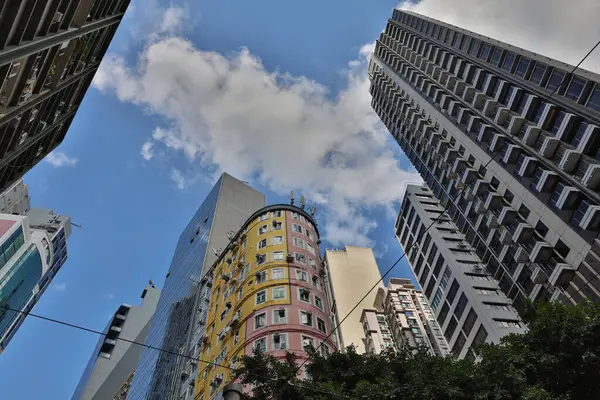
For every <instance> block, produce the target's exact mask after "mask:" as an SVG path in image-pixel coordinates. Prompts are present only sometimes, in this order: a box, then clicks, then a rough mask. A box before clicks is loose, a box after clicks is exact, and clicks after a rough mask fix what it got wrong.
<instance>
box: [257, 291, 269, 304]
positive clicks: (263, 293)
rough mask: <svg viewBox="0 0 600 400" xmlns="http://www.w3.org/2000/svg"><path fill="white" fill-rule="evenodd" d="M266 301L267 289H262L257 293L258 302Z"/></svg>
mask: <svg viewBox="0 0 600 400" xmlns="http://www.w3.org/2000/svg"><path fill="white" fill-rule="evenodd" d="M265 301H267V291H266V290H261V291H260V292H258V293H256V304H262V303H264V302H265Z"/></svg>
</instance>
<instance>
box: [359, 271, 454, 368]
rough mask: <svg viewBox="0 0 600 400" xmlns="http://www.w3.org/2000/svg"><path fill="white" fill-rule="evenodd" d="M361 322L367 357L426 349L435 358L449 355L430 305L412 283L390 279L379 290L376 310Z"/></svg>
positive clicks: (366, 312) (364, 314) (365, 312)
mask: <svg viewBox="0 0 600 400" xmlns="http://www.w3.org/2000/svg"><path fill="white" fill-rule="evenodd" d="M360 322H361V323H362V326H363V329H364V338H365V339H364V341H365V350H366V352H367V353H374V354H379V353H381V352H382V351H384V350H387V349H394V350H400V349H403V348H414V349H416V348H418V347H421V346H425V347H426V348H427V349H428V350H429V352H430V353H431V354H432V355H437V356H439V357H445V356H447V355H448V354H449V350H448V343H447V342H446V339H444V335H443V334H442V331H441V330H440V327H439V325H438V323H437V322H436V319H435V316H434V315H433V314H432V312H431V308H430V307H429V303H428V302H427V300H426V299H425V296H423V294H422V293H421V291H420V290H418V289H416V288H415V286H414V285H413V284H412V282H411V281H410V279H405V278H390V280H389V282H388V286H387V288H386V289H382V288H379V289H377V295H376V297H375V302H374V303H373V307H372V308H365V309H363V310H362V314H361V317H360Z"/></svg>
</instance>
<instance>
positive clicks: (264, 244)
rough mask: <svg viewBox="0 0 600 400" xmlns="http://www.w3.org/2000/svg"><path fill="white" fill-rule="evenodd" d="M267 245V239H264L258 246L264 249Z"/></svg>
mask: <svg viewBox="0 0 600 400" xmlns="http://www.w3.org/2000/svg"><path fill="white" fill-rule="evenodd" d="M265 247H267V239H262V240H260V241H259V242H258V248H259V250H260V249H264V248H265Z"/></svg>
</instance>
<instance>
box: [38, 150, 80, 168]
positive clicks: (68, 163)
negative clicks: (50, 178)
mask: <svg viewBox="0 0 600 400" xmlns="http://www.w3.org/2000/svg"><path fill="white" fill-rule="evenodd" d="M44 160H45V161H46V162H47V163H49V164H51V165H52V166H54V167H57V168H58V167H73V166H75V165H77V159H76V158H72V157H69V156H67V155H66V154H65V153H63V152H62V151H53V152H51V153H49V154H48V155H47V156H46V157H45V158H44Z"/></svg>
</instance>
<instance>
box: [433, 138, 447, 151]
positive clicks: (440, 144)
mask: <svg viewBox="0 0 600 400" xmlns="http://www.w3.org/2000/svg"><path fill="white" fill-rule="evenodd" d="M449 146H450V143H448V141H446V140H440V141H439V142H438V144H437V146H435V151H436V152H437V153H438V154H445V153H446V150H448V147H449Z"/></svg>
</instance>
